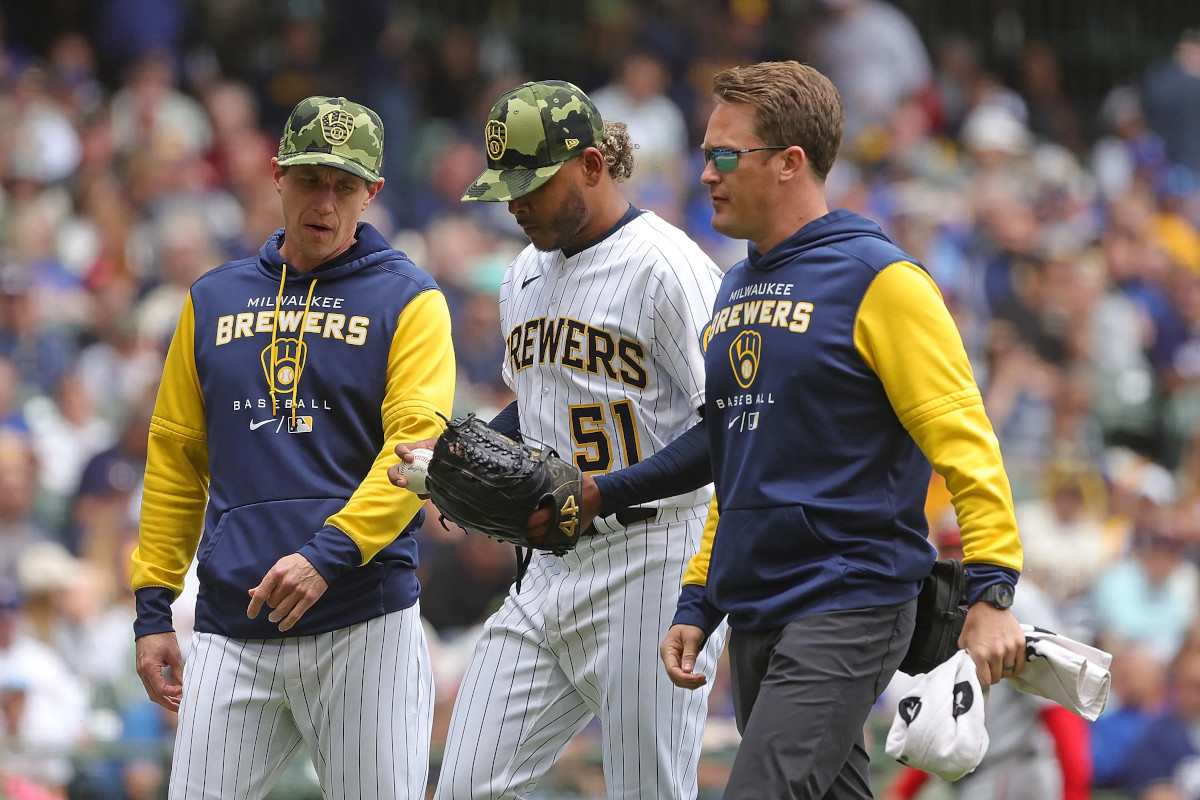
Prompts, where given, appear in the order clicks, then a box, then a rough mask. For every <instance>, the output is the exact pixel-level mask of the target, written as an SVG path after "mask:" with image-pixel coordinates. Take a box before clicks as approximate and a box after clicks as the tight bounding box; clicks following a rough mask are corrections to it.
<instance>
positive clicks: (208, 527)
mask: <svg viewBox="0 0 1200 800" xmlns="http://www.w3.org/2000/svg"><path fill="white" fill-rule="evenodd" d="M382 160H383V126H382V125H381V124H380V121H379V117H378V116H377V115H376V114H375V112H373V111H371V110H370V109H368V108H366V107H364V106H361V105H359V104H358V103H353V102H350V101H348V100H346V99H345V98H341V97H337V98H331V97H310V98H308V99H306V100H304V101H302V102H301V103H300V104H299V105H297V106H296V108H295V110H294V111H292V113H291V116H290V117H289V118H288V121H287V124H286V127H285V128H284V132H283V138H282V139H281V141H280V145H279V154H278V157H277V158H275V159H272V163H273V165H274V177H275V186H276V188H277V189H278V191H279V195H280V198H281V200H282V205H283V218H284V228H283V229H282V230H279V231H276V232H275V233H274V234H273V235H272V236H271V237H270V238H269V239H268V240H267V242H266V243H265V244H264V245H263V246H262V249H261V250H260V251H259V253H258V255H256V256H253V257H250V258H245V259H242V260H240V261H234V262H231V263H228V264H225V265H223V266H221V267H218V268H217V269H214V270H212V271H211V272H209V273H207V274H205V275H204V276H203V277H201V278H200V279H199V280H197V281H196V282H195V283H194V284H193V285H192V287H191V290H190V291H189V293H188V297H187V300H186V302H185V304H184V307H183V313H182V315H181V317H180V320H179V325H178V327H177V328H176V331H175V336H174V339H173V341H172V342H171V346H170V350H169V352H168V354H167V362H166V367H165V369H164V373H163V379H162V384H161V386H160V387H159V392H158V401H157V404H156V406H155V409H154V418H153V421H152V423H151V429H150V440H149V454H148V459H147V464H146V481H145V493H144V496H143V500H142V514H141V529H140V532H139V537H138V547H137V550H135V551H134V554H133V588H134V590H135V591H136V595H137V622H136V624H135V634H136V636H137V670H138V674H139V675H140V676H141V678H142V681H143V683H144V684H145V686H146V691H147V693H148V694H149V696H150V698H151V699H152V700H154V701H155V702H157V703H158V704H160V705H162V706H164V707H165V708H168V709H178V710H179V715H180V716H179V726H178V732H177V733H176V736H175V754H174V758H173V759H172V762H171V780H170V797H171V798H172V800H182V799H183V798H187V799H188V800H190V799H191V798H213V799H214V800H216V798H224V799H225V800H229V798H238V799H240V798H261V797H263V796H264V795H266V793H267V792H268V790H269V789H270V788H271V786H272V784H273V783H274V782H275V780H276V779H277V777H278V776H279V774H280V773H281V772H282V770H283V769H284V767H285V766H286V764H287V762H288V761H289V759H290V758H291V757H292V755H293V754H294V753H295V752H296V750H297V749H298V748H299V746H300V744H301V742H303V743H305V744H306V745H307V746H308V751H309V755H310V756H311V758H312V763H313V767H314V768H315V769H316V772H317V775H318V776H319V778H320V781H321V787H322V789H323V791H324V794H325V796H326V797H329V798H364V797H370V798H384V800H390V799H392V798H397V799H399V798H404V799H406V800H422V799H423V798H424V796H425V786H426V780H427V775H428V758H429V740H430V733H431V727H432V697H431V695H432V688H433V687H432V679H431V672H430V664H429V653H428V650H427V647H426V642H425V637H424V633H423V631H422V627H421V622H420V617H419V607H418V602H417V596H418V591H419V590H418V584H417V579H416V576H415V574H414V568H415V565H416V544H415V542H414V541H413V538H412V535H411V533H412V531H414V530H415V529H416V528H417V527H418V526H419V524H420V522H421V516H420V514H419V513H418V512H419V510H420V507H421V500H420V499H418V498H417V497H416V496H413V495H404V496H399V495H397V493H396V491H395V490H394V489H393V488H392V487H391V486H390V485H389V483H388V478H387V467H388V464H390V463H391V462H392V461H393V460H394V457H393V449H394V447H395V445H396V444H397V443H398V442H403V441H412V440H413V439H424V438H426V437H429V436H436V435H437V433H438V432H439V431H440V430H441V429H442V427H443V425H444V423H443V422H442V420H441V418H440V417H439V415H449V413H450V407H451V400H452V397H453V393H454V352H453V349H452V347H451V342H450V317H449V312H448V310H447V307H446V301H445V298H444V297H443V296H442V293H441V291H440V290H439V289H438V287H437V285H436V284H435V283H434V281H433V279H432V278H431V277H430V276H429V275H428V274H427V273H425V272H424V271H423V270H421V269H419V268H417V267H416V266H415V265H414V264H413V262H412V261H410V260H409V259H408V257H407V256H405V255H404V254H403V253H401V252H398V251H396V250H393V249H391V247H390V246H389V245H388V243H387V242H386V241H385V240H384V238H383V236H382V235H380V233H379V232H378V231H376V230H375V229H374V228H373V227H371V226H370V225H368V224H366V223H364V222H360V221H359V219H360V217H361V215H362V213H363V211H365V210H366V208H367V206H369V205H370V203H371V201H372V200H373V199H374V198H375V196H376V193H377V192H378V191H379V189H380V187H382V186H383V179H382V178H381V177H380V175H379V172H380V167H381V166H382ZM206 503H207V510H206ZM193 558H195V559H196V574H197V577H198V580H199V597H198V599H197V601H196V621H195V630H196V633H195V635H194V638H193V640H192V646H191V648H190V653H189V656H188V660H187V663H186V664H184V663H183V662H182V659H181V657H180V648H179V643H178V642H177V641H176V637H175V633H174V632H173V630H172V627H171V608H170V603H171V601H172V599H173V598H174V597H176V596H177V595H178V594H179V591H180V589H181V588H182V586H183V580H184V574H185V573H186V572H187V570H188V567H189V565H190V564H191V562H192V559H193ZM164 668H169V672H164Z"/></svg>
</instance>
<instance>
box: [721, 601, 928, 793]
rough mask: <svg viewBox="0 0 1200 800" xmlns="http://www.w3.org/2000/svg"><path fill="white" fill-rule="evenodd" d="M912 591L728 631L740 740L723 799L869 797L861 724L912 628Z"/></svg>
mask: <svg viewBox="0 0 1200 800" xmlns="http://www.w3.org/2000/svg"><path fill="white" fill-rule="evenodd" d="M916 607H917V601H916V600H912V601H910V602H907V603H901V604H900V605H895V606H885V607H881V608H864V609H856V610H853V611H833V612H828V613H824V614H813V615H811V616H806V617H800V618H799V619H796V620H793V621H792V622H790V623H788V624H787V625H786V626H784V627H783V628H776V629H773V630H765V631H746V630H735V631H733V632H732V633H731V635H730V637H729V660H730V667H731V670H730V675H731V678H732V682H733V707H734V713H735V715H736V718H737V726H738V730H739V731H741V733H742V743H741V745H740V746H739V747H738V752H737V756H736V757H735V758H734V762H733V770H732V772H731V773H730V775H729V782H728V784H727V785H726V787H725V795H724V800H792V799H793V798H794V799H795V800H870V798H871V797H873V795H872V794H871V786H870V779H869V774H868V771H867V768H868V762H869V758H868V756H867V750H866V747H865V745H864V743H863V725H864V724H865V723H866V721H867V716H868V714H870V711H871V706H872V705H874V703H875V701H876V700H877V699H878V698H879V695H880V694H881V693H882V692H883V690H884V687H886V686H887V684H888V681H890V680H891V678H892V674H893V673H894V672H895V671H896V668H897V667H898V666H899V665H900V661H901V660H902V659H903V658H904V654H905V652H906V651H907V650H908V643H909V640H910V639H911V638H912V631H913V623H914V620H915V615H916Z"/></svg>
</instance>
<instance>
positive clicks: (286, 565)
mask: <svg viewBox="0 0 1200 800" xmlns="http://www.w3.org/2000/svg"><path fill="white" fill-rule="evenodd" d="M328 588H329V584H328V583H326V582H325V579H324V578H322V577H321V573H319V572H317V569H316V567H314V566H313V565H312V564H310V563H309V561H308V559H307V558H305V557H304V556H302V555H300V554H299V553H292V554H291V555H290V556H284V557H283V558H281V559H279V560H278V561H276V562H275V566H273V567H271V569H270V570H269V571H268V572H267V574H266V575H264V576H263V579H262V582H261V583H259V584H258V586H255V587H254V588H253V589H251V590H250V605H249V606H248V607H247V608H246V616H247V617H249V618H250V619H255V618H256V617H257V616H258V612H260V611H262V607H263V605H264V604H265V605H268V606H270V607H271V609H272V611H271V615H270V616H269V617H267V619H269V620H271V622H278V623H279V630H280V631H286V630H288V629H289V628H291V627H292V626H293V625H295V624H296V623H297V622H299V620H300V617H302V616H304V612H305V611H308V609H309V608H311V607H312V604H313V603H315V602H317V601H318V600H320V599H321V595H323V594H325V590H326V589H328ZM139 641H140V640H139Z"/></svg>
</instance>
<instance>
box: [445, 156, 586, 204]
mask: <svg viewBox="0 0 1200 800" xmlns="http://www.w3.org/2000/svg"><path fill="white" fill-rule="evenodd" d="M563 163H565V162H563ZM560 169H562V164H561V163H560V164H551V165H549V166H547V167H536V168H533V169H530V168H520V169H485V170H484V171H483V174H481V175H480V176H479V177H478V178H476V179H475V182H474V183H472V184H471V185H470V186H468V187H467V191H466V192H464V193H463V196H462V201H463V202H464V203H469V202H471V201H474V200H481V201H483V202H485V203H506V202H508V201H509V200H515V199H517V198H518V197H521V196H523V195H527V194H529V193H530V192H532V191H533V190H534V189H537V188H539V187H540V186H541V185H542V184H544V183H545V182H546V181H548V180H550V179H551V178H553V177H554V176H555V174H556V173H557V172H558V171H559V170H560Z"/></svg>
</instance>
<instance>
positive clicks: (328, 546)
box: [298, 525, 363, 584]
mask: <svg viewBox="0 0 1200 800" xmlns="http://www.w3.org/2000/svg"><path fill="white" fill-rule="evenodd" d="M298 552H299V553H300V555H302V556H304V557H305V558H307V559H308V563H310V564H312V565H313V567H314V568H315V569H316V570H317V572H319V573H321V577H322V578H324V579H325V582H326V583H328V584H332V583H333V582H334V581H335V580H337V579H338V578H339V577H341V575H342V573H344V572H347V571H349V570H352V569H354V568H355V567H359V566H362V560H363V554H362V550H360V549H358V543H357V542H355V541H354V540H353V539H351V538H350V537H349V536H348V535H347V534H346V532H345V531H343V530H342V529H341V528H335V527H334V526H332V525H326V526H325V527H324V528H321V530H319V531H317V535H316V536H314V537H313V538H311V539H309V540H308V544H306V545H304V547H301V548H300V550H299V551H298Z"/></svg>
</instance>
